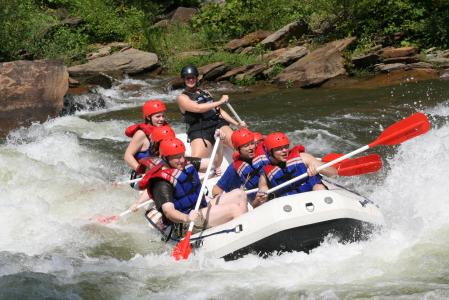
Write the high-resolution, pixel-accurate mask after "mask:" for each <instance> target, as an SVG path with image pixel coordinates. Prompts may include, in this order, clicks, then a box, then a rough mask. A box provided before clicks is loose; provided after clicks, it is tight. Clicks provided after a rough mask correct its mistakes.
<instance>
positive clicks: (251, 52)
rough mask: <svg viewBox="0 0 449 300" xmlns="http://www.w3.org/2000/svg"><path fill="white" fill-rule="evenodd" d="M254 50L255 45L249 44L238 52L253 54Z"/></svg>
mask: <svg viewBox="0 0 449 300" xmlns="http://www.w3.org/2000/svg"><path fill="white" fill-rule="evenodd" d="M255 50H256V47H253V46H249V47H246V48H243V50H242V51H241V52H240V54H242V55H245V54H253V53H254V52H255Z"/></svg>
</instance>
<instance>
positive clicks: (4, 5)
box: [0, 0, 57, 61]
mask: <svg viewBox="0 0 449 300" xmlns="http://www.w3.org/2000/svg"><path fill="white" fill-rule="evenodd" d="M36 10H37V11H36ZM56 23H57V20H56V19H55V18H54V17H51V16H49V15H47V14H45V13H43V12H39V11H38V9H37V7H36V6H35V4H34V3H33V2H32V1H31V0H24V1H9V0H0V24H1V26H0V40H1V41H2V47H1V48H0V61H7V60H14V59H18V58H20V54H21V53H24V52H26V53H27V55H28V56H30V55H31V56H34V52H36V50H37V49H38V48H39V45H40V43H41V41H42V39H43V38H44V36H45V35H46V33H47V32H48V31H49V30H50V29H51V27H52V26H53V25H55V24H56Z"/></svg>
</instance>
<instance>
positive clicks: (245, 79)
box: [231, 75, 256, 86]
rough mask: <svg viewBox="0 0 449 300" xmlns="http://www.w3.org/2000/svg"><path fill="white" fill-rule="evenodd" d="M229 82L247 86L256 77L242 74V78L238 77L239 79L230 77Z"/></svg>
mask: <svg viewBox="0 0 449 300" xmlns="http://www.w3.org/2000/svg"><path fill="white" fill-rule="evenodd" d="M231 82H232V83H234V84H236V85H240V86H249V85H253V84H255V83H256V78H255V77H254V76H249V75H246V76H243V79H240V80H237V79H235V78H232V79H231Z"/></svg>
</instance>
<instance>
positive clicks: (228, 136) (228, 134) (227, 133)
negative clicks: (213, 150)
mask: <svg viewBox="0 0 449 300" xmlns="http://www.w3.org/2000/svg"><path fill="white" fill-rule="evenodd" d="M220 130H221V131H222V132H224V134H225V144H226V145H227V146H228V147H230V148H231V149H234V147H233V146H232V141H231V136H232V133H233V132H234V131H233V130H232V128H231V127H229V126H228V125H225V126H222V127H220Z"/></svg>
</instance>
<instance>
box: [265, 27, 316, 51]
mask: <svg viewBox="0 0 449 300" xmlns="http://www.w3.org/2000/svg"><path fill="white" fill-rule="evenodd" d="M308 31H309V26H308V25H307V23H306V22H304V21H296V22H292V23H290V24H287V25H285V26H284V27H282V28H281V29H279V30H278V31H276V32H275V33H273V34H271V35H269V36H267V37H266V38H265V39H264V40H263V41H261V42H260V44H261V45H262V46H265V47H267V48H270V49H279V48H284V47H287V46H288V43H289V41H290V39H291V38H293V37H294V38H299V37H301V36H302V35H303V34H305V33H307V32H308Z"/></svg>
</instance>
